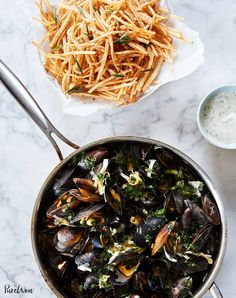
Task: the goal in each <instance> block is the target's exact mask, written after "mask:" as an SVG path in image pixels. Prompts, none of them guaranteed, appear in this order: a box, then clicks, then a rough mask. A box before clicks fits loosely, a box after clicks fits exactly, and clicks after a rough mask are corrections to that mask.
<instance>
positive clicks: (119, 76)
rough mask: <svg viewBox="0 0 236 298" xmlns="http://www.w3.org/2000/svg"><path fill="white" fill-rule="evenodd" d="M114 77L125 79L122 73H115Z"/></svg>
mask: <svg viewBox="0 0 236 298" xmlns="http://www.w3.org/2000/svg"><path fill="white" fill-rule="evenodd" d="M112 75H113V77H116V78H123V77H124V76H125V75H123V74H122V73H113V74H112Z"/></svg>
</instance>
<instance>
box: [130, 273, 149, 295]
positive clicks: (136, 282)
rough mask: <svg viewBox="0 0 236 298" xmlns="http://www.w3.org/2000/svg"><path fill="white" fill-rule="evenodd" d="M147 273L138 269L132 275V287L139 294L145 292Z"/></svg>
mask: <svg viewBox="0 0 236 298" xmlns="http://www.w3.org/2000/svg"><path fill="white" fill-rule="evenodd" d="M147 283H148V281H147V274H146V273H145V272H143V271H138V272H136V273H135V274H134V277H133V287H134V289H135V291H136V292H137V293H139V294H143V293H145V291H146V289H147Z"/></svg>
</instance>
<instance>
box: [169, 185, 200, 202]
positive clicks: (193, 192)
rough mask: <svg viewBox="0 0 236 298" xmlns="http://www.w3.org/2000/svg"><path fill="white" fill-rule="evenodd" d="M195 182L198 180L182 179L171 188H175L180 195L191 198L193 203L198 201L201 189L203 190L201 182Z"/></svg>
mask: <svg viewBox="0 0 236 298" xmlns="http://www.w3.org/2000/svg"><path fill="white" fill-rule="evenodd" d="M197 182H198V181H191V182H185V181H184V180H179V181H177V183H176V185H175V186H174V187H172V190H177V192H178V193H179V194H180V195H181V196H182V197H184V198H188V199H191V200H192V201H194V202H195V203H198V202H199V198H200V197H201V191H202V190H203V183H197ZM191 183H192V184H191ZM194 183H195V184H196V185H195V184H194ZM193 185H194V186H193Z"/></svg>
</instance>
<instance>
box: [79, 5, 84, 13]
mask: <svg viewBox="0 0 236 298" xmlns="http://www.w3.org/2000/svg"><path fill="white" fill-rule="evenodd" d="M77 9H78V12H79V13H80V14H83V13H84V12H83V9H82V8H81V7H80V6H77Z"/></svg>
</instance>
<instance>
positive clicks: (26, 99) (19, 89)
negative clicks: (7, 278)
mask: <svg viewBox="0 0 236 298" xmlns="http://www.w3.org/2000/svg"><path fill="white" fill-rule="evenodd" d="M0 80H1V81H2V83H3V84H4V85H5V87H6V88H7V89H8V90H9V92H10V93H11V94H12V95H13V96H14V97H15V99H16V101H17V102H18V103H19V104H20V105H21V106H22V107H23V109H24V110H25V111H26V112H27V114H28V115H29V116H30V117H31V119H32V120H33V121H34V122H35V123H36V124H37V125H38V127H39V128H40V129H41V130H42V131H43V132H44V134H45V135H46V136H47V138H48V139H49V141H50V142H51V143H52V145H53V147H54V148H55V150H56V152H57V154H58V156H59V158H60V160H61V161H60V163H59V164H58V165H57V166H56V167H55V168H54V169H53V171H52V172H51V173H50V174H49V176H48V177H47V178H46V180H45V182H44V184H43V185H42V187H41V190H40V192H39V194H38V197H37V199H36V202H35V207H34V210H33V214H32V225H31V238H32V246H33V252H34V256H35V259H36V261H37V264H38V267H39V269H40V272H41V274H42V276H43V277H44V279H45V281H46V282H47V284H48V286H49V287H50V288H51V290H52V291H53V292H54V294H55V295H56V296H57V297H60V298H63V297H67V296H66V294H65V293H64V292H63V290H62V289H61V288H60V285H59V283H57V282H56V281H55V280H54V279H53V278H52V276H51V274H50V273H49V271H48V270H47V269H48V268H47V267H46V265H45V263H44V262H43V258H42V256H41V255H40V249H39V247H38V242H37V230H38V226H37V223H38V218H39V215H40V211H41V209H42V206H43V204H44V202H45V199H46V193H47V190H48V188H49V186H50V185H51V184H52V181H53V180H54V179H55V177H56V176H57V174H58V173H59V172H61V170H62V168H64V167H65V166H66V165H67V164H68V162H70V161H71V159H72V158H73V157H74V156H76V155H77V154H79V153H81V152H83V151H85V150H88V149H92V148H94V147H97V146H98V145H103V144H108V143H116V142H120V141H124V142H125V141H127V142H128V141H133V142H139V143H140V142H141V143H149V144H155V145H158V146H162V147H164V148H168V149H169V150H171V151H173V152H174V153H175V154H177V155H178V156H179V157H180V158H182V159H184V160H185V161H186V162H187V163H189V164H190V165H191V166H192V167H193V168H194V169H195V170H196V172H197V173H198V174H199V176H200V177H201V178H202V179H203V181H204V182H205V183H206V185H207V186H208V188H209V190H210V191H211V193H212V195H213V197H214V199H215V201H216V203H217V206H218V209H219V212H220V216H221V222H222V225H221V228H222V229H221V239H220V248H219V252H218V255H217V259H216V261H215V263H214V266H213V267H212V269H211V271H210V272H209V274H208V275H207V277H206V279H205V281H204V283H203V284H202V285H201V287H200V288H199V289H198V291H197V292H196V293H195V295H194V297H195V298H200V297H202V296H203V295H204V294H205V293H206V292H207V291H210V293H211V294H212V296H213V297H215V298H219V297H223V296H222V294H221V292H220V290H219V289H218V287H217V286H216V284H215V283H214V280H215V278H216V275H217V273H218V271H219V269H220V267H221V264H222V261H223V258H224V254H225V249H226V242H227V224H226V217H225V212H224V208H223V204H222V201H221V199H220V198H219V195H218V194H217V192H216V190H215V187H214V185H213V184H212V182H211V180H210V178H209V177H208V176H207V174H206V173H205V172H204V171H203V170H202V169H201V168H200V167H199V166H198V165H197V164H196V163H195V162H194V161H193V160H192V159H190V158H189V157H188V156H186V155H185V154H184V153H182V152H180V151H179V150H177V149H175V148H173V147H171V146H169V145H167V144H164V143H161V142H159V141H156V140H152V139H147V138H140V137H111V138H107V139H102V140H98V141H96V142H93V143H90V144H88V145H85V146H83V147H81V148H80V147H79V146H77V145H76V144H74V143H72V142H71V141H69V140H68V139H67V138H65V137H64V136H63V135H62V134H61V133H60V132H59V131H58V130H57V129H56V128H55V127H54V126H53V125H52V123H51V122H50V121H49V119H48V118H47V117H46V115H45V114H44V112H43V111H42V110H41V108H40V107H39V106H38V104H37V103H36V101H35V100H34V98H33V97H32V96H31V94H30V93H29V92H28V91H27V90H26V88H25V87H24V86H23V84H22V83H21V82H20V81H19V79H18V78H17V77H16V76H15V75H14V74H13V73H12V72H11V71H10V70H9V68H8V67H7V66H6V65H5V64H4V63H3V62H2V61H1V60H0ZM53 134H55V135H57V137H59V138H60V139H61V140H62V141H63V142H65V143H66V144H68V145H69V146H71V147H73V148H74V149H76V150H75V151H74V152H72V153H71V154H70V155H69V156H68V157H66V158H65V159H63V156H62V153H61V150H60V148H59V146H58V145H57V143H56V141H55V140H54V139H53V136H52V135H53Z"/></svg>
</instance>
